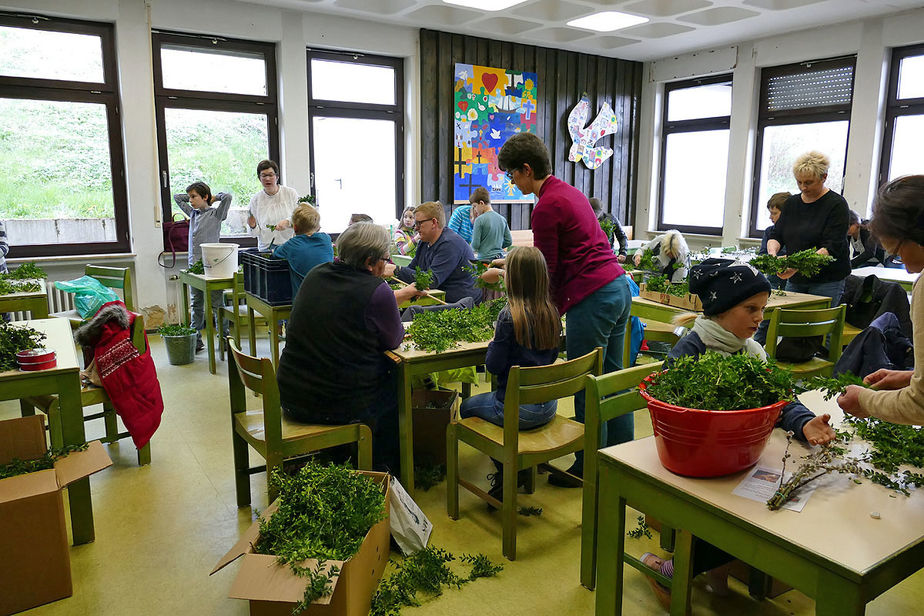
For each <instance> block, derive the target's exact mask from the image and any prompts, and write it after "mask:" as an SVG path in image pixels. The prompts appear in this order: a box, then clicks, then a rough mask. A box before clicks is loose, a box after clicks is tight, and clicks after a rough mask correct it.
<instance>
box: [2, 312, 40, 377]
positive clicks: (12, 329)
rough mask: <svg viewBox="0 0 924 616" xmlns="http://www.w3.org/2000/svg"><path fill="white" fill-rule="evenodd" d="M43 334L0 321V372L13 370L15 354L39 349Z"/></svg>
mask: <svg viewBox="0 0 924 616" xmlns="http://www.w3.org/2000/svg"><path fill="white" fill-rule="evenodd" d="M43 340H45V334H43V333H42V332H40V331H37V330H34V329H32V328H31V327H18V326H16V325H12V324H10V323H7V322H6V321H0V372H5V371H7V370H15V369H16V368H17V365H16V354H17V353H19V352H20V351H25V350H28V349H35V348H39V347H41V342H42V341H43Z"/></svg>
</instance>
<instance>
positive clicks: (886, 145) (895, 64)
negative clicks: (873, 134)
mask: <svg viewBox="0 0 924 616" xmlns="http://www.w3.org/2000/svg"><path fill="white" fill-rule="evenodd" d="M913 56H924V43H922V44H919V45H909V46H907V47H897V48H895V49H893V50H892V61H891V65H890V66H889V93H888V98H887V101H886V113H885V124H884V126H883V133H882V152H881V155H880V160H879V176H878V180H879V182H878V186H882V185H883V184H885V183H886V182H887V181H888V179H889V175H890V170H891V167H892V144H893V142H894V140H895V124H896V120H897V119H898V118H900V117H902V116H911V115H921V116H924V97H918V98H903V99H899V98H898V85H899V83H898V82H899V69H900V68H901V63H902V60H903V59H905V58H909V57H913Z"/></svg>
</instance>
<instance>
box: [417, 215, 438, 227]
mask: <svg viewBox="0 0 924 616" xmlns="http://www.w3.org/2000/svg"><path fill="white" fill-rule="evenodd" d="M431 220H436V219H435V218H424V219H423V220H418V219H416V218H415V219H414V228H415V229H420V225H422V224H424V223H425V222H428V221H431Z"/></svg>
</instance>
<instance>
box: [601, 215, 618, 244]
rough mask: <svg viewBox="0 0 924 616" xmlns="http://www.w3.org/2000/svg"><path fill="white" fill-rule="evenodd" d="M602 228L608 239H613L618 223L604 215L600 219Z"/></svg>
mask: <svg viewBox="0 0 924 616" xmlns="http://www.w3.org/2000/svg"><path fill="white" fill-rule="evenodd" d="M600 228H601V229H603V232H604V233H605V234H606V239H608V240H609V241H611V242H612V241H613V235H614V234H615V233H616V223H614V222H613V221H612V220H610V219H609V218H607V217H606V216H604V217H603V218H601V219H600Z"/></svg>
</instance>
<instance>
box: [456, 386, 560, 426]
mask: <svg viewBox="0 0 924 616" xmlns="http://www.w3.org/2000/svg"><path fill="white" fill-rule="evenodd" d="M557 408H558V400H552V401H550V402H543V403H542V404H521V405H520V430H532V429H533V428H538V427H539V426H544V425H545V424H547V423H549V422H550V421H552V418H553V417H555V411H556V410H557ZM459 415H460V416H461V417H462V419H465V418H466V417H480V418H482V419H484V420H485V421H490V422H491V423H492V424H494V425H495V426H500V427H504V403H503V402H502V401H501V400H499V399H498V398H497V392H494V391H490V392H488V393H485V394H478V395H477V396H472V397H471V398H466V399H465V400H463V401H462V407H461V408H460V409H459Z"/></svg>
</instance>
